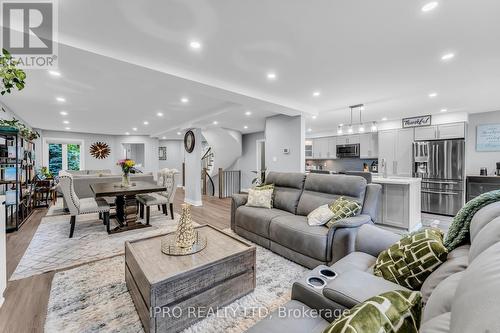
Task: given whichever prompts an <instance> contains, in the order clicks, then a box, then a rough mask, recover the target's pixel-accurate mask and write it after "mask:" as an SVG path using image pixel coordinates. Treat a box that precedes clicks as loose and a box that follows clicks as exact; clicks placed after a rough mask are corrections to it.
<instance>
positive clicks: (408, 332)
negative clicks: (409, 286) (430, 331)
mask: <svg viewBox="0 0 500 333" xmlns="http://www.w3.org/2000/svg"><path fill="white" fill-rule="evenodd" d="M421 312H422V305H421V300H420V293H419V292H418V291H389V292H386V293H383V294H381V295H378V296H375V297H372V298H370V299H368V300H366V301H365V302H363V303H361V304H358V305H356V306H355V307H353V308H352V309H351V310H348V311H347V313H344V314H342V316H340V317H339V318H338V319H336V320H335V321H334V322H332V323H331V324H330V326H329V327H328V328H327V329H325V331H324V333H346V332H349V333H382V332H387V333H389V332H390V333H418V328H419V327H420V316H421Z"/></svg>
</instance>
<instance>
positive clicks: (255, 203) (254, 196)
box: [246, 189, 274, 208]
mask: <svg viewBox="0 0 500 333" xmlns="http://www.w3.org/2000/svg"><path fill="white" fill-rule="evenodd" d="M273 192H274V190H273V189H269V190H254V189H250V190H248V201H247V204H246V206H249V207H262V208H272V201H273Z"/></svg>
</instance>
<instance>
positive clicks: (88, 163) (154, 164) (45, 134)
mask: <svg viewBox="0 0 500 333" xmlns="http://www.w3.org/2000/svg"><path fill="white" fill-rule="evenodd" d="M39 133H40V135H41V137H40V139H39V140H38V142H39V143H38V144H36V150H37V151H36V155H37V156H36V164H37V166H38V167H40V166H47V164H48V160H47V156H43V153H42V152H43V149H44V147H43V142H44V141H45V140H48V139H66V140H77V141H81V142H82V143H83V145H82V147H81V148H80V149H81V152H82V153H83V154H82V156H81V157H82V159H83V168H84V169H89V170H93V169H110V170H112V172H113V173H119V172H120V168H119V167H118V166H117V165H116V162H117V161H118V160H119V159H121V158H124V157H125V156H124V152H123V146H122V144H123V143H143V144H144V159H145V161H144V168H143V170H144V171H145V172H153V174H154V175H156V173H157V171H158V139H156V138H151V137H149V136H143V135H101V134H91V133H73V132H68V131H47V130H39ZM98 141H99V142H105V143H107V144H108V145H109V147H110V148H111V154H110V155H109V156H108V157H107V158H105V159H97V158H95V157H93V156H92V155H90V151H89V148H90V145H91V144H93V143H95V142H98Z"/></svg>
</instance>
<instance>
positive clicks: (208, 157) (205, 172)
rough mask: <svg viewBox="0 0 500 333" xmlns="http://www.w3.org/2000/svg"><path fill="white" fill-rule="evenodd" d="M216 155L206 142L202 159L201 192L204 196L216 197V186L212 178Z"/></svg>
mask: <svg viewBox="0 0 500 333" xmlns="http://www.w3.org/2000/svg"><path fill="white" fill-rule="evenodd" d="M214 159H215V155H214V152H213V151H212V147H210V146H209V145H208V144H207V143H206V142H204V147H203V155H202V157H201V192H202V194H203V195H211V196H214V195H215V184H214V180H213V178H212V176H211V174H212V171H213V169H214V163H215V162H214Z"/></svg>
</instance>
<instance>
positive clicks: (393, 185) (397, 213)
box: [372, 176, 422, 232]
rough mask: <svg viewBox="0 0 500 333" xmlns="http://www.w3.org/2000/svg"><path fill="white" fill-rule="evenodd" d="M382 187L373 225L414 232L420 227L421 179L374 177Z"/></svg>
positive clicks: (375, 181) (373, 180)
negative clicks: (376, 216)
mask: <svg viewBox="0 0 500 333" xmlns="http://www.w3.org/2000/svg"><path fill="white" fill-rule="evenodd" d="M372 182H373V183H375V184H380V185H382V200H381V201H380V207H379V212H378V218H377V221H376V222H375V223H377V224H378V225H379V226H381V227H384V228H387V229H391V230H393V231H400V232H408V231H415V230H417V229H419V228H420V227H421V226H422V218H421V192H420V191H421V179H420V178H410V177H386V178H384V177H380V176H374V177H373V179H372Z"/></svg>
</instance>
